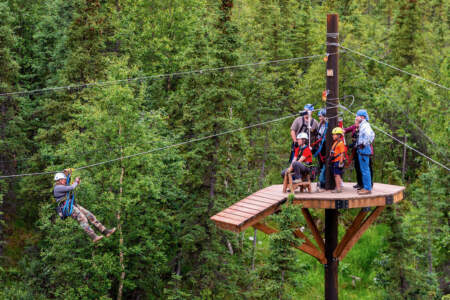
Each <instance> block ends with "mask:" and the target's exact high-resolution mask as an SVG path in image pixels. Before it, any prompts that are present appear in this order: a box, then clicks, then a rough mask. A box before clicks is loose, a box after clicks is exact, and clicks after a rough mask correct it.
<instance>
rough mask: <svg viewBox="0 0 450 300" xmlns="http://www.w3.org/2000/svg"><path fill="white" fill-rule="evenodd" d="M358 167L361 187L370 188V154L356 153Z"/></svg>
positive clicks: (369, 189)
mask: <svg viewBox="0 0 450 300" xmlns="http://www.w3.org/2000/svg"><path fill="white" fill-rule="evenodd" d="M358 160H359V167H360V169H361V179H362V187H363V188H364V189H365V190H368V191H371V190H372V176H371V174H370V167H369V166H370V156H368V155H362V154H359V153H358Z"/></svg>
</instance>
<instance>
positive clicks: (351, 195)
mask: <svg viewBox="0 0 450 300" xmlns="http://www.w3.org/2000/svg"><path fill="white" fill-rule="evenodd" d="M313 185H314V186H313V191H314V190H315V188H316V187H315V184H313ZM353 185H355V183H352V182H347V183H344V189H343V192H342V193H339V194H334V193H331V192H329V191H327V192H323V193H315V192H312V193H295V198H294V201H293V203H294V204H297V205H302V207H303V208H331V209H334V208H336V209H348V208H358V207H360V208H363V207H373V206H385V205H390V204H394V203H397V202H399V201H401V200H402V199H403V191H404V189H405V188H404V187H402V186H397V185H389V184H382V183H375V184H374V188H373V190H372V194H370V195H364V196H361V195H358V194H357V193H356V190H354V189H353V188H352V186H353ZM287 196H288V193H283V186H282V185H281V184H280V185H272V186H269V187H266V188H265V189H262V190H260V191H258V192H256V193H254V194H251V195H250V196H248V197H246V198H245V199H243V200H241V201H239V202H237V203H235V204H233V205H232V206H230V207H228V208H226V209H224V210H222V211H221V212H219V213H218V214H216V215H214V216H212V217H211V220H213V221H214V222H215V223H216V225H217V226H218V227H220V228H222V229H226V230H231V231H234V232H241V231H243V230H245V229H247V228H248V227H250V226H253V225H255V224H258V223H259V222H261V221H262V220H263V219H264V218H265V217H267V216H269V215H271V214H272V213H274V212H275V211H277V210H279V209H280V206H281V205H282V204H283V203H284V202H286V200H287Z"/></svg>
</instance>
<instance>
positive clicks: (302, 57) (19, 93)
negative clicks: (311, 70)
mask: <svg viewBox="0 0 450 300" xmlns="http://www.w3.org/2000/svg"><path fill="white" fill-rule="evenodd" d="M335 54H337V53H328V54H327V55H335ZM324 55H325V54H315V55H309V56H301V57H293V58H285V59H278V60H269V61H262V62H256V63H247V64H240V65H234V66H224V67H218V68H205V69H199V70H191V71H183V72H175V73H167V74H159V75H150V76H142V77H134V78H128V79H120V80H112V81H97V82H91V83H84V84H78V85H66V86H57V87H50V88H43V89H35V90H29V91H21V92H10V93H3V94H0V97H6V96H14V95H29V94H34V93H45V92H55V91H61V90H68V91H70V90H72V89H80V88H92V87H96V86H106V85H115V84H119V83H124V82H132V81H144V80H153V79H161V78H166V77H171V76H184V75H190V74H203V73H209V72H217V71H223V70H231V69H240V68H247V67H251V66H262V65H267V64H278V63H285V62H295V61H298V60H302V59H311V58H316V57H323V56H324Z"/></svg>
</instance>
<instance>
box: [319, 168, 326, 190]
mask: <svg viewBox="0 0 450 300" xmlns="http://www.w3.org/2000/svg"><path fill="white" fill-rule="evenodd" d="M325 183H326V179H325V164H323V165H322V168H321V169H320V175H319V187H320V188H322V189H324V188H325Z"/></svg>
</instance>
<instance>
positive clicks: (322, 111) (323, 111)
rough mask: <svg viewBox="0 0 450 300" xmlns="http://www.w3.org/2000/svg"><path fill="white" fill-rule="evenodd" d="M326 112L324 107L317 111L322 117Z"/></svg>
mask: <svg viewBox="0 0 450 300" xmlns="http://www.w3.org/2000/svg"><path fill="white" fill-rule="evenodd" d="M326 114H327V110H326V109H325V108H322V109H321V110H320V111H319V113H318V115H319V116H324V117H325V115H326Z"/></svg>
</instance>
